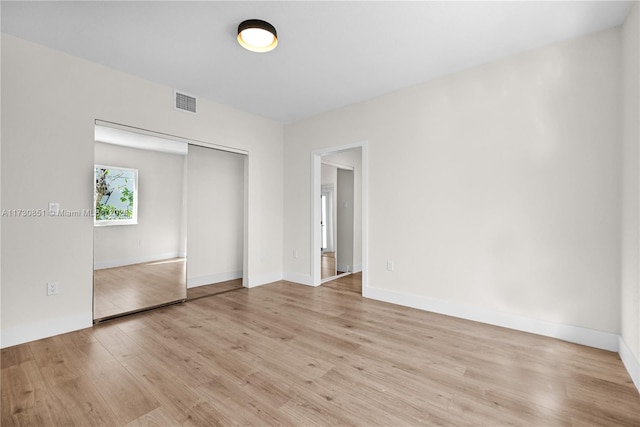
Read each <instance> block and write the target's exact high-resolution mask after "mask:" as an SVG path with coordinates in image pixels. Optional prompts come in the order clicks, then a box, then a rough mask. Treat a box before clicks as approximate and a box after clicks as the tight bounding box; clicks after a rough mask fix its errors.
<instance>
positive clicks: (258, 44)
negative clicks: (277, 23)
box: [238, 19, 278, 52]
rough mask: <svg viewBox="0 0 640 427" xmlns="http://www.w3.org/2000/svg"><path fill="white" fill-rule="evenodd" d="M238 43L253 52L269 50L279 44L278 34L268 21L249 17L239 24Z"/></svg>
mask: <svg viewBox="0 0 640 427" xmlns="http://www.w3.org/2000/svg"><path fill="white" fill-rule="evenodd" d="M238 43H240V46H242V47H243V48H245V49H247V50H250V51H252V52H269V51H270V50H273V49H275V48H276V46H277V45H278V35H277V33H276V29H275V27H274V26H273V25H271V24H269V23H268V22H266V21H261V20H260V19H248V20H246V21H243V22H242V23H241V24H240V25H238Z"/></svg>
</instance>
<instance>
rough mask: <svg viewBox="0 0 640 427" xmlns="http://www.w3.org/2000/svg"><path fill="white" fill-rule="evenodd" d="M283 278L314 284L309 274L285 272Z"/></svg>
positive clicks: (298, 282) (303, 283)
mask: <svg viewBox="0 0 640 427" xmlns="http://www.w3.org/2000/svg"><path fill="white" fill-rule="evenodd" d="M282 280H286V281H287V282H293V283H297V284H299V285H306V286H313V280H312V279H311V276H310V275H308V274H300V273H284V274H283V278H282Z"/></svg>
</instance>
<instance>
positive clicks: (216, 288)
mask: <svg viewBox="0 0 640 427" xmlns="http://www.w3.org/2000/svg"><path fill="white" fill-rule="evenodd" d="M240 288H242V279H234V280H227V281H226V282H220V283H212V284H211V285H203V286H197V287H195V288H188V289H187V300H189V301H193V300H195V299H199V298H204V297H210V296H213V295H218V294H222V293H224V292H230V291H235V290H238V289H240Z"/></svg>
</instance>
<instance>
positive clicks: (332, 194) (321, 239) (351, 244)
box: [311, 143, 367, 293]
mask: <svg viewBox="0 0 640 427" xmlns="http://www.w3.org/2000/svg"><path fill="white" fill-rule="evenodd" d="M366 176H367V175H366V143H360V144H353V145H349V146H342V147H333V148H328V149H322V150H316V151H314V152H313V153H312V178H313V179H312V197H313V199H312V201H313V202H312V219H311V220H312V223H313V224H314V227H312V239H311V240H312V245H313V246H312V251H311V252H312V256H313V260H312V262H311V266H312V271H311V275H312V278H313V285H314V286H318V285H320V284H324V283H334V281H336V280H342V281H344V280H346V279H347V278H348V281H349V283H350V285H351V282H353V281H354V280H355V279H354V278H357V279H358V280H357V281H358V293H362V289H364V287H366V284H367V273H366V232H365V230H366V215H365V213H366Z"/></svg>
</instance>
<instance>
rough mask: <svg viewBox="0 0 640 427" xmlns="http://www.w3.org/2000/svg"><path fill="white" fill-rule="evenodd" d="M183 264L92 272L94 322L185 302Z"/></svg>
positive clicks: (177, 261)
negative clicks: (180, 301) (181, 301)
mask: <svg viewBox="0 0 640 427" xmlns="http://www.w3.org/2000/svg"><path fill="white" fill-rule="evenodd" d="M185 280H186V260H185V258H173V259H167V260H161V261H153V262H146V263H141V264H134V265H127V266H124V267H115V268H105V269H102V270H95V271H94V272H93V318H94V320H98V319H103V318H108V317H111V316H115V315H119V314H123V313H130V312H132V311H136V310H140V309H145V308H148V307H155V306H158V305H161V304H166V303H167V302H171V301H177V300H183V299H185V298H186V282H185Z"/></svg>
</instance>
